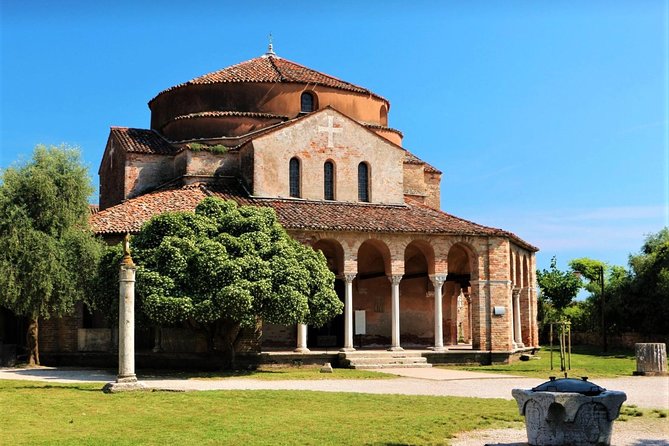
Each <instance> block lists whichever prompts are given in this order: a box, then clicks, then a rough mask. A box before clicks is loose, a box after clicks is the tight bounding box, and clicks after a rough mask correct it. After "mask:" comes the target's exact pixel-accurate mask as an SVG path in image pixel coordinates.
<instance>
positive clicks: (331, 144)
mask: <svg viewBox="0 0 669 446" xmlns="http://www.w3.org/2000/svg"><path fill="white" fill-rule="evenodd" d="M318 131H319V132H327V134H328V148H329V149H332V148H333V147H334V134H335V133H341V132H343V131H344V129H342V128H340V127H335V126H334V116H328V125H327V127H323V126H321V125H319V126H318Z"/></svg>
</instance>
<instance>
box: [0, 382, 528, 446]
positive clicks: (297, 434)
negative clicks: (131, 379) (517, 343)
mask: <svg viewBox="0 0 669 446" xmlns="http://www.w3.org/2000/svg"><path fill="white" fill-rule="evenodd" d="M521 421H522V418H521V417H520V416H519V415H518V411H517V408H516V404H515V402H513V401H507V400H501V399H478V398H457V397H433V396H404V395H370V394H355V393H329V392H307V391H304V392H300V391H208V392H180V393H177V392H136V393H124V394H112V395H108V394H103V393H102V392H101V391H100V386H99V385H76V386H72V385H48V384H45V383H33V382H26V381H0V428H1V432H0V444H7V445H46V444H67V445H112V444H113V445H138V444H140V445H173V444H174V445H191V444H194V445H202V444H225V445H349V444H367V445H401V444H448V439H449V438H452V436H453V435H454V434H455V433H457V432H461V431H468V430H474V429H486V428H492V427H522V424H521V423H520V422H521Z"/></svg>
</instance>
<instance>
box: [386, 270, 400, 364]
mask: <svg viewBox="0 0 669 446" xmlns="http://www.w3.org/2000/svg"><path fill="white" fill-rule="evenodd" d="M388 279H389V280H390V283H392V294H391V296H392V297H391V300H392V344H391V345H390V348H389V349H388V350H390V351H398V350H404V349H403V348H402V347H401V346H400V281H401V280H402V275H401V274H393V275H392V276H390V277H388Z"/></svg>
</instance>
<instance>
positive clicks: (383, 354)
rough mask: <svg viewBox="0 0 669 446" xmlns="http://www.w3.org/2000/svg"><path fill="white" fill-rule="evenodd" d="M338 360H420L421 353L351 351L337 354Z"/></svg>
mask: <svg viewBox="0 0 669 446" xmlns="http://www.w3.org/2000/svg"><path fill="white" fill-rule="evenodd" d="M339 357H340V358H360V357H362V358H388V357H393V358H422V357H423V353H422V352H416V351H406V350H404V351H396V352H391V351H365V350H358V351H352V352H342V353H339Z"/></svg>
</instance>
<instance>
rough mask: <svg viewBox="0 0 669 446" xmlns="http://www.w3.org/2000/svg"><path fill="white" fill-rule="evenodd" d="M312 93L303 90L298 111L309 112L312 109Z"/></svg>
mask: <svg viewBox="0 0 669 446" xmlns="http://www.w3.org/2000/svg"><path fill="white" fill-rule="evenodd" d="M314 102H315V101H314V95H313V94H311V93H307V92H304V93H302V96H301V98H300V112H302V113H311V112H312V111H314V108H315V106H314Z"/></svg>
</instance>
